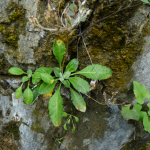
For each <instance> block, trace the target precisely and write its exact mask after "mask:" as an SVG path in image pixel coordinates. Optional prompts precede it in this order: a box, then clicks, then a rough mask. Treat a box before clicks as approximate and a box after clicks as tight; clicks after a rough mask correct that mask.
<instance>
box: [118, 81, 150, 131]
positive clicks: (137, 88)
mask: <svg viewBox="0 0 150 150" xmlns="http://www.w3.org/2000/svg"><path fill="white" fill-rule="evenodd" d="M133 91H134V94H135V98H136V101H137V103H136V104H134V105H131V104H129V105H126V106H123V107H122V111H121V114H122V116H123V118H124V119H125V120H130V119H132V120H136V121H140V122H143V126H144V129H145V131H148V132H149V133H150V120H149V116H150V102H149V103H148V104H147V106H148V108H149V110H148V111H142V104H144V100H143V98H146V99H150V94H149V92H148V90H147V88H146V87H144V86H143V85H141V84H140V83H138V82H136V81H133ZM131 106H132V107H133V108H132V109H130V108H131Z"/></svg>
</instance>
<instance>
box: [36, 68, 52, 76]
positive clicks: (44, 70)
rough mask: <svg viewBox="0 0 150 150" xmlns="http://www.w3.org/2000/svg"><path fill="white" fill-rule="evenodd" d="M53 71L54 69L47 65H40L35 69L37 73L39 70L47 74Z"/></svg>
mask: <svg viewBox="0 0 150 150" xmlns="http://www.w3.org/2000/svg"><path fill="white" fill-rule="evenodd" d="M52 71H53V69H52V68H47V67H40V68H38V69H36V70H35V72H36V73H37V72H38V73H47V74H51V72H52Z"/></svg>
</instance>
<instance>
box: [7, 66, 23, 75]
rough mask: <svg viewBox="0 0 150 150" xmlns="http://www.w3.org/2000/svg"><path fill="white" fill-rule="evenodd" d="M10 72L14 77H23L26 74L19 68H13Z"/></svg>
mask: <svg viewBox="0 0 150 150" xmlns="http://www.w3.org/2000/svg"><path fill="white" fill-rule="evenodd" d="M8 72H9V73H11V74H14V75H22V74H24V73H25V72H24V71H23V70H22V69H20V68H18V67H12V68H10V69H9V70H8Z"/></svg>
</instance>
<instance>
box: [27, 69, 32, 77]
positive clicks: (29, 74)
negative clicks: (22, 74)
mask: <svg viewBox="0 0 150 150" xmlns="http://www.w3.org/2000/svg"><path fill="white" fill-rule="evenodd" d="M27 75H28V77H29V78H30V77H31V76H32V70H31V69H29V70H28V71H27Z"/></svg>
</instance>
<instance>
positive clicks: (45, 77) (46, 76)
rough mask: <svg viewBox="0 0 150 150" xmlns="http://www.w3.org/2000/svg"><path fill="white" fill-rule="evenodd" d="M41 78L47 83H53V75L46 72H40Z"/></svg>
mask: <svg viewBox="0 0 150 150" xmlns="http://www.w3.org/2000/svg"><path fill="white" fill-rule="evenodd" d="M40 76H41V79H42V80H43V81H44V82H46V83H48V84H52V83H53V77H52V76H51V75H49V74H47V73H40Z"/></svg>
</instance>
